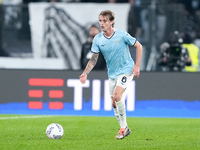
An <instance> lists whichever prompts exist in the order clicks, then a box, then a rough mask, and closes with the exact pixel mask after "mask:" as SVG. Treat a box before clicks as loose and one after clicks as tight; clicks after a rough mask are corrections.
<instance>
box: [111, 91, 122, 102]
mask: <svg viewBox="0 0 200 150" xmlns="http://www.w3.org/2000/svg"><path fill="white" fill-rule="evenodd" d="M113 99H114V101H115V102H119V101H120V100H121V96H120V95H119V94H118V93H114V94H113Z"/></svg>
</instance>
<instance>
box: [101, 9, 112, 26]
mask: <svg viewBox="0 0 200 150" xmlns="http://www.w3.org/2000/svg"><path fill="white" fill-rule="evenodd" d="M99 16H108V18H109V20H110V21H113V24H112V27H114V24H115V22H114V20H115V14H114V12H112V11H111V10H104V11H102V12H101V13H100V14H99Z"/></svg>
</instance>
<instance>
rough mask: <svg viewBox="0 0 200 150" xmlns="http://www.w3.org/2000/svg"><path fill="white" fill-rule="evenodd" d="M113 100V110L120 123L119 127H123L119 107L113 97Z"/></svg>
mask: <svg viewBox="0 0 200 150" xmlns="http://www.w3.org/2000/svg"><path fill="white" fill-rule="evenodd" d="M111 99H112V106H113V110H114V113H115V117H116V119H117V121H118V123H119V125H120V127H121V124H120V118H119V111H118V108H117V106H116V104H115V101H114V99H113V97H111Z"/></svg>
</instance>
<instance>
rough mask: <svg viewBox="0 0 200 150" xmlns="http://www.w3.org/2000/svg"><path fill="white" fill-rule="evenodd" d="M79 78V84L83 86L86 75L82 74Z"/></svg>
mask: <svg viewBox="0 0 200 150" xmlns="http://www.w3.org/2000/svg"><path fill="white" fill-rule="evenodd" d="M79 78H80V82H81V83H82V84H84V83H85V81H86V80H87V74H86V73H82V74H81V75H80V76H79Z"/></svg>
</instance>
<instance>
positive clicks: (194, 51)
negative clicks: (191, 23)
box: [183, 33, 199, 72]
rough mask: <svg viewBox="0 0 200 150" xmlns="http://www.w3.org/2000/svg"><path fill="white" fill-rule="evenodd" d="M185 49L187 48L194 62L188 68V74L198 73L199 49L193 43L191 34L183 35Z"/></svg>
mask: <svg viewBox="0 0 200 150" xmlns="http://www.w3.org/2000/svg"><path fill="white" fill-rule="evenodd" d="M183 47H185V48H187V50H188V52H189V56H190V59H191V62H192V65H191V66H186V67H185V71H186V72H198V71H199V48H198V47H197V46H196V45H195V44H193V43H192V38H191V36H190V34H188V33H184V35H183Z"/></svg>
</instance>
